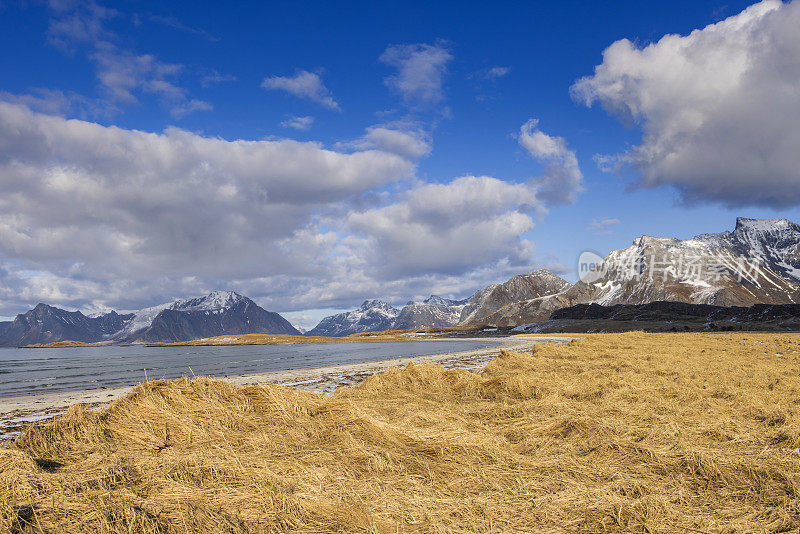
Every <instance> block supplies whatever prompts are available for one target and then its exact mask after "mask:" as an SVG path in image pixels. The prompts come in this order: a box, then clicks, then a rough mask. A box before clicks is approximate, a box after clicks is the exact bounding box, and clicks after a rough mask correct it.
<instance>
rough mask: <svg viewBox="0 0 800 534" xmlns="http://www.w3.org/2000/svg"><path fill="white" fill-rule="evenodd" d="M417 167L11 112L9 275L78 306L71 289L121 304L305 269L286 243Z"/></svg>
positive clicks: (1, 154) (1, 121) (7, 144)
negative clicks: (322, 216)
mask: <svg viewBox="0 0 800 534" xmlns="http://www.w3.org/2000/svg"><path fill="white" fill-rule="evenodd" d="M413 168H414V167H413V164H412V163H411V162H410V161H408V160H407V159H404V158H402V157H399V156H397V155H395V154H391V153H388V152H384V151H379V150H365V151H358V152H355V153H352V154H345V153H340V152H335V151H332V150H326V149H324V148H322V147H321V146H320V145H318V144H316V143H301V142H297V141H291V140H278V141H244V140H236V141H226V140H223V139H219V138H209V137H202V136H199V135H196V134H193V133H191V132H187V131H183V130H179V129H175V128H170V129H167V130H166V131H165V132H164V133H161V134H156V133H146V132H142V131H136V130H124V129H121V128H117V127H104V126H100V125H98V124H95V123H91V122H84V121H79V120H66V119H63V118H61V117H55V116H48V115H43V114H39V113H35V112H31V111H30V110H28V109H27V108H25V107H23V106H19V105H13V104H8V103H0V187H1V188H2V190H3V195H2V197H0V264H3V265H5V266H6V268H7V269H11V267H9V265H11V263H14V262H17V263H19V266H17V267H14V268H13V269H11V272H12V273H13V272H17V271H19V270H31V269H33V270H41V271H44V272H46V273H49V274H48V275H47V276H42V277H38V278H37V279H36V280H37V281H38V283H39V284H41V286H40V287H45V286H47V287H49V288H51V289H47V290H45V289H42V290H41V292H40V294H41V295H42V297H47V296H48V295H62V296H64V298H70V299H71V298H72V297H71V295H74V294H77V293H80V291H78V290H77V289H76V290H75V291H74V292H73V291H72V290H69V291H68V290H66V289H64V288H65V287H69V288H76V287H78V288H82V289H81V291H83V292H84V294H85V295H89V296H92V295H102V294H103V292H104V291H106V292H107V293H108V297H107V298H109V299H111V298H114V296H115V295H117V296H118V295H119V293H115V292H114V291H113V290H112V289H113V288H111V287H110V286H116V287H118V288H124V287H128V288H130V286H137V287H139V285H142V287H144V286H145V285H146V286H148V287H150V288H151V290H152V288H153V287H155V286H158V285H159V284H162V285H165V284H166V282H165V280H172V281H173V283H174V284H175V287H176V288H178V287H196V286H197V287H200V286H205V287H212V288H213V286H214V284H213V283H212V281H214V280H237V279H242V280H251V279H253V278H254V277H269V276H280V275H286V274H287V273H295V272H302V271H303V270H304V269H306V267H305V266H304V265H303V262H305V259H302V254H294V251H291V252H292V253H293V254H288V255H287V254H286V252H285V250H284V249H283V248H281V246H280V243H281V242H282V240H285V239H288V238H290V237H291V236H293V235H295V232H296V231H297V230H298V229H299V228H303V227H304V226H305V225H307V224H308V222H309V221H310V220H311V219H312V218H313V217H314V216H315V213H318V212H322V211H324V210H326V209H332V208H333V207H335V206H336V205H337V204H338V203H342V202H346V201H347V199H348V198H350V197H351V196H353V195H360V194H362V193H363V192H365V191H369V190H371V189H374V188H379V187H383V186H385V185H386V184H389V183H391V182H393V181H396V180H400V179H405V178H407V177H409V176H410V175H411V174H412V173H413ZM320 246H322V247H324V246H326V243H325V242H324V241H323V243H322V244H321V245H320ZM296 258H301V259H302V261H301V260H297V259H296ZM298 261H299V262H300V264H298ZM9 276H10V275H9ZM185 279H192V280H194V281H193V282H191V283H190V282H182V283H178V282H175V281H176V280H177V281H180V280H185ZM31 284H32V282H31V281H30V280H29V281H27V282H25V285H26V287H31ZM137 284H139V285H137ZM18 285H19V284H18ZM53 287H59V288H61V289H59V292H56V291H55V290H52V288H53ZM95 288H96V289H95ZM101 288H104V289H102V290H101ZM120 291H122V290H121V289H120ZM176 291H177V290H176ZM260 291H261V292H262V293H263V291H264V289H263V287H262V288H261V289H260ZM132 293H135V291H132ZM98 298H103V297H98ZM41 300H44V298H42V299H41Z"/></svg>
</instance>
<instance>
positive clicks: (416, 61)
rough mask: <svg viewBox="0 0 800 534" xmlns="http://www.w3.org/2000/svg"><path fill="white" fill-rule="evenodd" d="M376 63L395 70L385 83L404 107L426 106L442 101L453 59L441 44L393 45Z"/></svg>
mask: <svg viewBox="0 0 800 534" xmlns="http://www.w3.org/2000/svg"><path fill="white" fill-rule="evenodd" d="M379 59H380V61H382V62H383V63H386V64H387V65H391V66H393V67H395V68H396V69H397V73H396V74H393V75H392V76H389V77H388V78H386V80H384V81H385V83H386V85H387V86H388V87H389V88H391V89H392V90H394V91H395V92H397V93H398V94H399V95H400V96H401V97H402V98H403V100H404V101H405V102H406V103H407V104H409V105H423V106H428V105H433V104H438V103H440V102H441V101H442V100H444V92H443V90H442V84H443V79H444V75H445V73H446V71H447V64H448V63H449V62H450V61H451V60H452V59H453V56H452V54H450V51H449V50H448V49H447V48H446V47H445V46H444V45H443V44H435V45H429V44H410V45H392V46H389V47H388V48H387V49H386V50H385V51H384V52H383V54H381V57H380V58H379Z"/></svg>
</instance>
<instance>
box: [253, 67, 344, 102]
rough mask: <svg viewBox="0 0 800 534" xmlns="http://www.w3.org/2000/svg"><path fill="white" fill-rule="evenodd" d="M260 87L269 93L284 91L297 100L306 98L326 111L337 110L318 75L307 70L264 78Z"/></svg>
mask: <svg viewBox="0 0 800 534" xmlns="http://www.w3.org/2000/svg"><path fill="white" fill-rule="evenodd" d="M261 87H263V88H264V89H267V90H270V91H286V92H287V93H289V94H290V95H294V96H296V97H298V98H306V99H308V100H311V101H313V102H316V103H317V104H321V105H323V106H325V107H326V108H328V109H334V110H337V111H338V110H339V109H340V108H339V104H338V103H337V102H336V101H335V100H334V99H333V96H332V95H331V92H330V91H329V90H328V88H327V87H325V85H324V84H323V83H322V78H320V76H319V74H316V73H314V72H309V71H307V70H301V71H298V72H297V73H296V74H295V75H294V76H271V77H269V78H264V81H262V82H261Z"/></svg>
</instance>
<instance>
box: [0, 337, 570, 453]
mask: <svg viewBox="0 0 800 534" xmlns="http://www.w3.org/2000/svg"><path fill="white" fill-rule="evenodd" d="M469 339H473V338H469ZM572 339H573V338H571V337H557V336H552V335H545V336H513V337H505V338H498V340H497V341H498V344H497V345H496V346H494V347H489V348H486V349H477V350H467V351H459V352H445V353H439V354H431V355H427V356H414V357H408V358H403V357H401V358H393V359H388V360H379V361H373V362H362V363H350V364H340V365H329V366H324V367H310V368H301V369H287V370H282V371H269V372H266V373H257V374H249V375H235V376H225V377H216V378H218V379H219V380H225V381H227V382H230V383H232V384H237V385H255V384H278V385H283V386H286V387H296V388H300V389H305V390H307V391H312V392H314V393H319V394H322V395H329V394H331V393H333V391H334V390H335V389H336V388H338V387H341V386H355V385H358V384H360V383H361V382H362V381H364V380H365V379H366V378H367V377H368V376H370V375H372V374H374V373H378V372H381V371H385V370H387V369H392V368H397V367H403V366H405V365H408V364H409V363H414V364H421V363H438V364H441V365H442V366H444V367H445V368H446V369H480V368H482V367H483V366H484V365H486V363H487V362H488V361H489V360H491V359H492V358H494V357H495V356H497V355H498V354H499V353H500V351H501V350H516V351H521V350H522V351H524V350H530V349H531V347H533V346H534V345H537V344H540V343H566V342H568V341H571V340H572ZM483 340H485V338H483ZM429 341H430V342H432V343H435V342H436V341H439V340H438V339H430V340H429ZM134 387H135V386H125V387H117V388H105V389H90V390H79V391H66V392H59V393H41V394H37V395H24V396H16V397H6V398H0V440H2V439H7V438H3V436H4V435H6V434H9V433H12V434H13V433H15V432H17V431H18V429H19V428H21V427H23V426H26V425H27V424H29V423H31V422H34V421H39V420H43V419H47V418H48V416H50V417H53V416H55V415H57V414H58V413H61V412H62V411H63V410H64V409H66V408H68V407H69V406H71V405H73V404H87V405H89V406H91V407H94V408H100V407H102V406H105V405H106V404H108V403H110V402H112V401H114V400H116V399H118V398H120V397H123V396H125V395H127V394H128V393H130V392H131V391H132V390H133V388H134Z"/></svg>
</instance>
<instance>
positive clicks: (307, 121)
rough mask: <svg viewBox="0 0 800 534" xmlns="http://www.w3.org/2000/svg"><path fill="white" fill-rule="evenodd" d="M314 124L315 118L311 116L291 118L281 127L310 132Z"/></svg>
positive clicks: (282, 123)
mask: <svg viewBox="0 0 800 534" xmlns="http://www.w3.org/2000/svg"><path fill="white" fill-rule="evenodd" d="M312 124H314V117H310V116H304V117H289V118H288V119H286V120H285V121H283V122H281V126H283V127H284V128H294V129H295V130H308V129H309V128H311V125H312Z"/></svg>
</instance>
